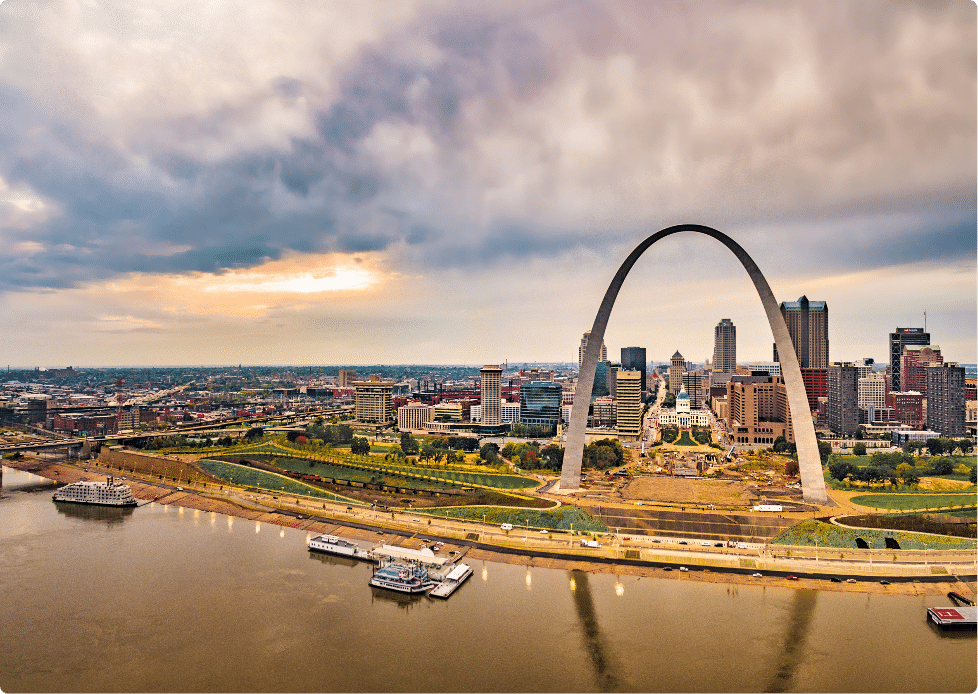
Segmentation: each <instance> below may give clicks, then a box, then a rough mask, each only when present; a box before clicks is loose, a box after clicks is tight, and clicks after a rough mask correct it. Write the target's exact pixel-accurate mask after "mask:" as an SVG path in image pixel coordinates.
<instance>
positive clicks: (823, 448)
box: [818, 441, 839, 479]
mask: <svg viewBox="0 0 978 694" xmlns="http://www.w3.org/2000/svg"><path fill="white" fill-rule="evenodd" d="M830 455H832V446H831V445H829V444H828V443H827V442H825V441H819V442H818V457H819V458H821V460H822V465H825V463H827V462H828V461H829V456H830ZM833 477H835V475H833ZM836 479H839V478H838V477H836Z"/></svg>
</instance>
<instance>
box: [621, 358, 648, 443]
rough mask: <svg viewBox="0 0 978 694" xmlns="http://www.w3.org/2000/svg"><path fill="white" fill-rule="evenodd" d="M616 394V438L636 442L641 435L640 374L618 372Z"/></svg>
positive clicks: (635, 372) (636, 372)
mask: <svg viewBox="0 0 978 694" xmlns="http://www.w3.org/2000/svg"><path fill="white" fill-rule="evenodd" d="M617 393H618V395H617V398H616V399H617V403H618V411H617V416H616V423H617V426H618V438H619V439H622V440H624V441H636V440H637V439H638V438H639V436H640V435H641V433H642V373H640V372H638V371H619V372H618V388H617Z"/></svg>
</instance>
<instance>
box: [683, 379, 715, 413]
mask: <svg viewBox="0 0 978 694" xmlns="http://www.w3.org/2000/svg"><path fill="white" fill-rule="evenodd" d="M682 384H683V388H685V389H686V395H687V396H688V397H689V406H690V407H691V408H692V409H694V410H699V409H701V408H702V407H703V400H704V397H703V396H704V393H703V390H704V389H703V374H702V373H700V372H699V371H687V372H686V373H684V374H683V376H682ZM707 388H709V381H707Z"/></svg>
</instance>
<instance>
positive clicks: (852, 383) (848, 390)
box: [825, 362, 860, 436]
mask: <svg viewBox="0 0 978 694" xmlns="http://www.w3.org/2000/svg"><path fill="white" fill-rule="evenodd" d="M859 375H860V372H859V367H857V366H856V365H855V364H853V363H852V362H834V363H833V364H830V365H829V367H828V371H827V379H826V380H827V390H828V401H827V402H826V408H827V411H826V416H825V419H826V424H827V425H828V427H829V429H831V430H832V432H833V433H836V434H839V435H841V436H852V435H853V434H855V433H856V429H858V428H859Z"/></svg>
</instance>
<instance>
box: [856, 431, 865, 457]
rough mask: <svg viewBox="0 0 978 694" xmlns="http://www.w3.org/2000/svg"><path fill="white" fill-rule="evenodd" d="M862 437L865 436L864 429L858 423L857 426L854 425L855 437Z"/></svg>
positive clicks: (858, 438)
mask: <svg viewBox="0 0 978 694" xmlns="http://www.w3.org/2000/svg"><path fill="white" fill-rule="evenodd" d="M864 438H866V429H864V428H863V426H862V425H859V426H858V427H856V439H857V440H860V441H861V440H862V439H864ZM856 455H865V454H864V453H857V454H856Z"/></svg>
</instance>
